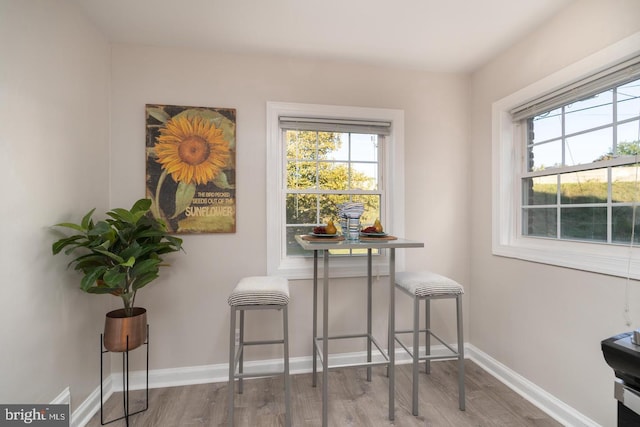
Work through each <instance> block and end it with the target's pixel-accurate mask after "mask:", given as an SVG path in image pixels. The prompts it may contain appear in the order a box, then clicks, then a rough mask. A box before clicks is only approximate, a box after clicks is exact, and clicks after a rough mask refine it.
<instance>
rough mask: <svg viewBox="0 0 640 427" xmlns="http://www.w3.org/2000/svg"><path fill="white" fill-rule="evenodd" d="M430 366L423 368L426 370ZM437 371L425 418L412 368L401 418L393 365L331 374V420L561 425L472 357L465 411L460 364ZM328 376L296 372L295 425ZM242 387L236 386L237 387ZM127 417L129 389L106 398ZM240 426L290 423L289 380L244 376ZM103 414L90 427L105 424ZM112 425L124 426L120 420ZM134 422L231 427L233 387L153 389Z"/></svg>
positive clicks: (111, 410) (403, 377) (424, 388)
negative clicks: (392, 410) (391, 400)
mask: <svg viewBox="0 0 640 427" xmlns="http://www.w3.org/2000/svg"><path fill="white" fill-rule="evenodd" d="M423 366H424V365H422V367H421V369H424V368H423ZM431 366H432V368H431V374H430V375H425V374H424V372H421V374H420V388H419V390H420V392H419V395H420V415H419V416H417V417H414V416H413V415H411V366H410V365H399V366H397V367H396V419H395V420H394V421H389V420H388V414H389V410H388V393H389V391H388V390H389V389H388V382H387V377H386V369H385V368H383V367H378V368H374V369H373V375H372V377H373V378H372V381H371V382H367V381H366V369H365V368H344V369H336V370H331V371H330V372H329V425H330V426H335V427H343V426H358V427H360V426H376V427H377V426H399V427H404V426H407V427H410V426H422V427H424V426H428V427H431V426H434V427H436V426H454V427H465V426H483V427H484V426H487V427H488V426H509V427H511V426H514V427H515V426H538V427H542V426H545V427H547V426H549V427H550V426H560V425H561V424H559V423H558V422H556V421H555V420H554V419H552V418H551V417H549V416H548V415H546V414H545V413H544V412H542V411H541V410H540V409H538V408H537V407H535V406H534V405H532V404H531V403H529V402H528V401H527V400H525V399H523V398H522V397H521V396H520V395H518V394H517V393H515V392H513V391H512V390H510V389H509V388H508V387H507V386H505V385H504V384H502V383H501V382H500V381H498V380H497V379H495V378H494V377H492V376H491V375H489V374H488V373H487V372H485V371H483V370H482V369H481V368H480V367H479V366H478V365H476V364H475V363H473V362H472V361H470V360H466V361H465V384H466V411H464V412H462V411H460V410H458V389H457V377H456V375H457V371H456V363H455V362H454V361H439V362H432V364H431ZM321 380H322V375H321V374H319V375H318V386H317V387H312V386H311V374H299V375H292V376H291V399H292V402H291V405H292V417H293V418H292V420H293V423H292V424H293V426H320V425H321V420H322V383H321ZM236 390H237V389H236ZM143 399H144V392H141V391H132V392H131V393H130V402H131V403H130V404H131V409H130V411H131V412H133V411H135V410H137V408H142V407H143V405H144V400H143ZM121 415H122V394H121V393H115V394H113V395H112V396H111V397H110V398H109V400H108V401H107V402H106V403H105V407H104V418H105V421H109V420H111V419H114V418H117V417H119V416H121ZM234 418H235V421H236V422H235V425H236V426H246V427H262V426H264V427H270V426H282V425H284V390H283V382H282V377H273V378H260V379H253V380H245V382H244V393H243V394H236V396H235V417H234ZM100 425H101V424H100V412H99V411H98V413H97V414H96V415H95V416H94V417H93V418H92V419H91V421H90V422H89V423H88V424H87V427H99V426H100ZM109 425H110V426H113V427H119V426H125V421H124V420H121V421H116V422H113V423H111V424H109ZM129 425H130V426H153V427H174V426H176V427H177V426H180V427H181V426H226V425H227V384H226V383H211V384H200V385H191V386H184V387H171V388H161V389H151V390H149V409H148V410H147V411H145V412H142V413H140V414H137V415H133V416H131V417H130V418H129Z"/></svg>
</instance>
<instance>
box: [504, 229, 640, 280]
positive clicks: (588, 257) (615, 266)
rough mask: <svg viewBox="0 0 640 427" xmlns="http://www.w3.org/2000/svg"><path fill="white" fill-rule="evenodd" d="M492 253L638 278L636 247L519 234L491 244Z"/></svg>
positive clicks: (639, 257)
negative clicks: (514, 237) (508, 241)
mask: <svg viewBox="0 0 640 427" xmlns="http://www.w3.org/2000/svg"><path fill="white" fill-rule="evenodd" d="M493 254H494V255H497V256H502V257H508V258H516V259H521V260H524V261H531V262H536V263H541V264H548V265H555V266H558V267H565V268H572V269H576V270H582V271H589V272H593V273H599V274H606V275H609V276H618V277H625V278H626V277H629V278H632V279H640V249H638V248H630V247H627V246H615V245H606V244H598V243H582V242H567V241H556V240H547V239H537V238H526V237H520V238H517V239H515V240H514V241H513V242H512V243H511V244H494V247H493Z"/></svg>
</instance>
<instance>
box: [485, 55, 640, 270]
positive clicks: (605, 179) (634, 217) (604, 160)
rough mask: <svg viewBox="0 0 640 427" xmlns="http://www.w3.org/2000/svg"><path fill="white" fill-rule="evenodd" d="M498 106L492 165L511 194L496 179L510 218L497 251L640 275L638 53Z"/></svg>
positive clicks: (500, 213) (498, 229)
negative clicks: (531, 96) (503, 191)
mask: <svg viewBox="0 0 640 427" xmlns="http://www.w3.org/2000/svg"><path fill="white" fill-rule="evenodd" d="M499 104H500V103H498V109H496V106H495V105H494V125H495V124H498V126H497V127H494V132H496V134H497V135H494V149H496V150H497V153H496V154H497V155H498V156H499V158H498V159H497V160H498V161H497V162H496V164H497V165H498V166H499V168H498V169H497V170H496V171H495V172H496V173H497V174H498V180H497V182H498V183H500V184H498V185H501V186H503V189H509V190H510V194H511V196H512V197H511V198H510V197H504V196H500V195H498V194H496V188H495V187H494V207H495V208H496V209H495V213H496V214H497V215H496V216H497V217H498V219H499V218H502V219H510V221H504V223H503V224H502V225H501V224H500V223H496V222H494V253H497V254H501V255H507V256H515V257H518V258H523V259H530V260H534V261H541V262H547V263H550V264H558V265H563V266H569V267H575V268H580V269H585V270H591V271H598V272H604V273H609V274H615V275H621V276H627V275H628V276H636V275H640V265H636V264H637V263H636V262H632V258H633V257H634V254H635V251H636V250H635V249H634V247H636V246H637V245H638V244H640V211H638V209H637V207H638V205H639V204H640V167H639V166H640V165H639V163H640V156H639V155H640V57H634V58H631V59H628V60H626V61H622V62H619V63H617V64H614V65H613V66H611V67H609V68H607V69H604V70H601V71H600V72H598V73H597V74H592V75H589V76H587V77H585V78H582V79H579V80H577V81H575V82H572V83H569V84H568V85H565V86H563V87H562V88H560V89H556V90H554V91H551V92H548V93H546V94H545V95H542V96H539V97H536V98H534V99H533V100H530V101H527V102H524V103H522V104H519V105H515V106H512V108H510V109H508V110H507V109H506V108H504V106H505V105H507V104H506V103H503V104H502V105H499ZM500 110H502V111H500ZM500 115H502V123H500ZM496 119H497V120H496ZM507 120H509V121H510V123H507ZM496 121H497V122H498V123H496ZM505 131H508V132H505ZM496 139H497V141H496ZM496 142H497V143H496ZM505 149H510V152H511V155H510V156H509V155H508V154H507V151H505ZM507 156H509V157H507ZM508 169H510V170H511V172H510V175H511V176H510V177H507V176H506V174H507V173H509V172H508ZM495 219H496V218H495V217H494V221H495ZM636 258H637V256H636ZM639 261H640V260H639Z"/></svg>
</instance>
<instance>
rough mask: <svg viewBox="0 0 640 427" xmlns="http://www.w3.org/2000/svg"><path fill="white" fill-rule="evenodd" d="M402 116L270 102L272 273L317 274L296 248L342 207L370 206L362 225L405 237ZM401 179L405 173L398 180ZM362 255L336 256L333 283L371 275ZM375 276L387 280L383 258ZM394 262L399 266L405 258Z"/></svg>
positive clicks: (269, 250)
mask: <svg viewBox="0 0 640 427" xmlns="http://www.w3.org/2000/svg"><path fill="white" fill-rule="evenodd" d="M403 127H404V114H403V112H402V111H400V110H391V109H377V108H361V107H345V106H330V105H317V104H296V103H279V102H269V103H268V104H267V148H268V151H267V153H268V154H267V262H268V266H267V267H268V268H267V270H268V273H269V274H271V275H282V276H286V277H289V278H309V277H311V276H312V274H313V269H312V258H311V257H312V255H313V254H312V253H311V252H310V251H304V250H302V248H300V247H299V245H298V244H297V243H296V241H295V239H294V236H295V235H296V234H306V233H309V232H311V231H312V229H313V227H315V226H317V225H325V224H326V223H327V222H328V221H329V220H333V221H334V223H335V225H336V226H337V227H338V229H340V224H339V218H338V217H337V206H338V204H340V203H343V202H350V201H351V202H361V203H363V204H364V205H365V213H364V214H363V216H362V218H361V222H362V224H369V223H373V221H374V220H375V219H377V218H379V219H380V221H381V222H382V223H383V224H384V225H385V229H386V231H390V232H393V233H395V234H399V235H402V233H403V231H404V230H403V224H402V208H403V206H404V191H403V190H404V179H403V176H402V173H401V171H403V170H404V168H403V163H404V158H403V157H404V150H403ZM398 171H399V172H400V173H398ZM364 254H366V251H365V252H362V253H359V252H358V251H348V253H346V252H345V253H341V254H337V253H336V254H332V261H331V262H332V267H331V272H332V276H336V277H348V276H361V275H364V274H365V273H366V271H365V269H364V268H363V262H362V260H361V259H353V257H356V258H357V257H360V256H362V255H364ZM375 255H376V256H375V258H374V269H375V271H374V274H387V273H388V260H387V258H386V254H385V253H384V251H383V252H381V253H377V252H376V253H375ZM396 262H397V263H399V265H401V263H402V259H401V254H398V257H397V259H396Z"/></svg>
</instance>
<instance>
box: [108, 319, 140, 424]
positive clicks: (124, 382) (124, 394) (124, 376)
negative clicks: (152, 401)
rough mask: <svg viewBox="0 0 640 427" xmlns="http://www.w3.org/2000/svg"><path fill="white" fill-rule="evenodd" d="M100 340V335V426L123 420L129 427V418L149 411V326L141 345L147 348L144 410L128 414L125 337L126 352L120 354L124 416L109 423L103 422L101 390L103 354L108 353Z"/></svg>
mask: <svg viewBox="0 0 640 427" xmlns="http://www.w3.org/2000/svg"><path fill="white" fill-rule="evenodd" d="M102 339H103V338H102V334H100V424H102V425H106V424H110V423H112V422H114V421H119V420H122V419H124V420H125V423H126V426H127V427H129V417H130V416H132V415H135V414H139V413H140V412H144V411H146V410H147V409H149V325H147V339H146V340H145V342H144V343H142V345H145V346H146V347H147V379H146V381H147V384H146V398H145V402H144V408H142V409H140V410H138V411H136V412H132V413H129V336H128V335H127V347H126V348H127V350H125V351H123V352H122V388H123V393H122V406H123V410H124V411H123V412H124V415H123V416H121V417H119V418H115V419H113V420H110V421H105V420H104V414H103V405H104V403H103V390H102V375H103V363H104V354H105V353H109V350H105V349H104V347H103V340H102Z"/></svg>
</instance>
